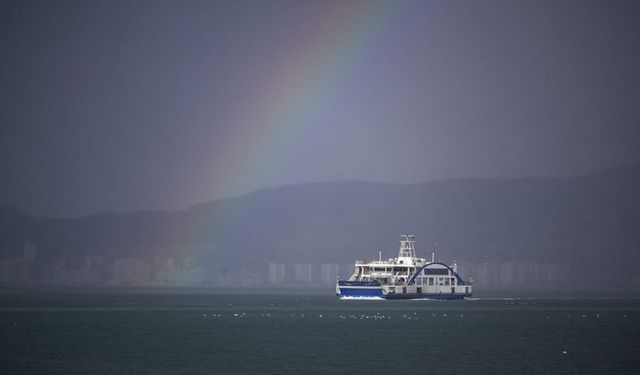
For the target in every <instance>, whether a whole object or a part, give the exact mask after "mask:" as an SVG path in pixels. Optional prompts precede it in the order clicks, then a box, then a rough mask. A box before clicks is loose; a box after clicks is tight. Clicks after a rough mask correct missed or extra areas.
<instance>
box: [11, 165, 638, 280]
mask: <svg viewBox="0 0 640 375" xmlns="http://www.w3.org/2000/svg"><path fill="white" fill-rule="evenodd" d="M639 228H640V166H629V167H620V168H615V169H608V170H603V171H599V172H596V173H592V174H589V175H585V176H580V177H571V178H522V179H505V178H491V179H459V180H446V181H440V182H433V183H424V184H413V185H389V184H378V183H360V182H333V183H316V184H307V185H299V186H285V187H281V188H274V189H267V190H261V191H257V192H255V193H252V194H248V195H245V196H242V197H239V198H234V199H225V200H218V201H213V202H210V203H204V204H200V205H197V206H194V207H191V208H189V209H187V210H184V211H176V212H162V211H153V212H133V213H125V214H112V213H102V214H96V215H91V216H87V217H80V218H72V219H68V218H65V219H57V218H37V217H30V216H26V215H23V214H21V213H19V212H18V210H16V209H13V208H0V251H1V252H2V256H10V255H15V254H19V253H20V251H21V249H22V245H23V243H24V241H25V240H29V241H31V242H33V243H35V244H36V246H37V249H38V257H39V258H45V259H46V258H50V259H53V258H56V257H61V256H66V257H68V258H69V259H70V260H71V261H74V259H75V260H76V261H77V260H78V259H81V258H82V257H84V256H87V255H96V256H103V257H120V256H125V255H128V256H151V255H154V256H155V255H175V254H182V255H184V254H192V255H195V256H198V257H200V258H202V259H204V260H205V262H207V263H208V264H213V265H216V266H221V265H224V266H230V267H232V266H234V265H238V264H249V265H254V266H255V267H263V265H264V263H265V262H270V261H278V262H290V263H295V262H306V263H330V262H336V263H337V262H342V263H351V262H352V261H353V260H354V259H355V258H366V257H374V256H376V255H377V251H378V250H379V249H382V250H383V254H384V256H387V257H390V256H393V255H394V254H395V252H396V248H397V240H398V238H399V235H400V234H402V233H415V234H416V235H417V239H418V252H419V255H422V256H426V255H427V254H429V253H430V251H431V250H437V251H438V254H439V256H440V257H441V258H443V259H446V260H451V259H453V258H456V259H458V260H459V261H460V262H462V263H464V262H491V261H501V262H505V261H513V262H546V263H552V264H559V265H564V266H566V267H568V268H569V269H571V272H572V275H573V276H572V277H573V279H574V280H575V282H581V281H584V280H587V281H588V280H590V279H591V278H595V277H597V276H596V275H595V274H594V273H593V272H603V273H604V275H605V276H604V277H605V278H614V279H619V280H617V281H618V282H616V283H615V284H618V283H619V282H621V281H624V280H635V281H633V282H636V283H638V282H639V280H638V277H637V276H635V273H636V271H635V268H636V264H638V261H639V260H640V230H639Z"/></svg>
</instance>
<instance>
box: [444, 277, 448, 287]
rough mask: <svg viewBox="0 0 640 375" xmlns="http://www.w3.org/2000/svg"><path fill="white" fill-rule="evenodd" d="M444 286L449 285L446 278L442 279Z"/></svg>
mask: <svg viewBox="0 0 640 375" xmlns="http://www.w3.org/2000/svg"><path fill="white" fill-rule="evenodd" d="M444 285H447V286H448V285H449V279H448V278H447V279H444Z"/></svg>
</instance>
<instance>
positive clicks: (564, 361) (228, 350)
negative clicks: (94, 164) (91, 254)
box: [0, 292, 640, 374]
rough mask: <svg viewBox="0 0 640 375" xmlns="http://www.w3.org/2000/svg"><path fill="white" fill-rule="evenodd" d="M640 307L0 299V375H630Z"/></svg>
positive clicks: (226, 297)
mask: <svg viewBox="0 0 640 375" xmlns="http://www.w3.org/2000/svg"><path fill="white" fill-rule="evenodd" d="M639 373H640V300H638V299H626V298H616V299H608V298H518V297H484V298H473V299H469V300H464V301H436V300H413V301H386V300H358V299H353V300H338V299H337V298H336V297H335V295H330V294H326V295H317V294H314V295H306V294H304V293H277V294H251V293H241V294H229V293H216V292H192V293H172V292H163V293H146V292H126V293H89V292H86V293H85V292H73V293H64V292H56V293H25V294H21V293H8V294H0V374H639Z"/></svg>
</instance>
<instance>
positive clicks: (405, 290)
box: [402, 286, 407, 294]
mask: <svg viewBox="0 0 640 375" xmlns="http://www.w3.org/2000/svg"><path fill="white" fill-rule="evenodd" d="M402 294H407V287H406V286H404V287H402Z"/></svg>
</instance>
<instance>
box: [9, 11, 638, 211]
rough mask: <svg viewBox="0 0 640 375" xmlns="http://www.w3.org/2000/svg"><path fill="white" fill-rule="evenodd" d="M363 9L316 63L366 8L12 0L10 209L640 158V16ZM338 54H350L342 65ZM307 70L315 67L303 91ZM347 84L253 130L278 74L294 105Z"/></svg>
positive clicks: (501, 172) (106, 204) (545, 170)
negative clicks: (338, 20)
mask: <svg viewBox="0 0 640 375" xmlns="http://www.w3.org/2000/svg"><path fill="white" fill-rule="evenodd" d="M354 4H355V5H354V6H353V8H354V9H355V11H353V9H351V10H352V11H353V14H354V23H355V22H356V21H355V20H360V19H361V18H358V17H359V12H369V13H371V14H372V16H371V17H370V18H367V17H369V16H367V17H364V19H365V21H358V22H362V26H360V25H359V24H355V25H353V27H349V25H348V24H349V22H345V24H346V25H344V29H341V30H339V33H338V35H340V38H338V40H333V39H330V38H326V44H328V45H323V44H319V47H320V48H321V51H320V52H318V55H317V56H315V55H311V56H312V57H315V58H316V59H309V60H304V59H298V57H299V55H298V53H299V51H301V49H302V47H304V46H305V45H307V44H308V43H312V42H314V41H317V40H321V41H322V40H325V39H323V36H325V35H326V33H328V32H330V31H331V27H323V25H326V23H327V22H332V20H333V19H334V18H335V17H333V16H335V15H338V16H339V15H341V14H343V13H345V12H346V10H345V8H348V7H349V6H346V5H343V4H341V3H340V2H338V3H329V2H321V3H300V2H283V1H274V2H157V1H152V2H145V1H140V2H128V1H122V2H118V1H116V2H112V1H109V2H106V1H105V2H86V1H78V2H4V3H3V5H1V6H0V32H1V34H0V38H1V39H0V43H1V45H2V47H1V48H2V56H3V58H2V60H1V61H0V81H1V82H2V86H1V88H0V100H2V108H1V109H0V176H1V179H2V184H1V185H0V204H1V205H11V206H17V207H20V208H21V209H23V210H25V211H27V212H31V213H37V214H47V215H77V214H86V213H90V212H96V211H99V210H130V209H148V208H177V207H186V206H188V205H190V204H193V203H197V202H200V201H204V200H209V199H213V198H219V197H224V196H230V195H237V194H241V193H244V192H247V191H250V190H252V189H257V188H261V187H266V186H273V185H280V184H287V183H300V182H308V181H320V180H336V179H342V180H344V179H347V180H375V181H381V182H405V181H406V182H416V181H425V180H434V179H440V178H449V177H461V176H468V177H477V176H528V175H543V176H544V175H554V176H557V175H571V174H579V173H583V172H586V171H589V170H593V169H597V168H601V167H606V166H611V165H617V164H627V163H637V162H640V151H639V148H638V147H637V144H638V143H639V141H640V136H639V132H638V130H637V125H638V119H640V110H639V109H638V105H637V103H638V102H640V95H639V93H638V87H640V73H638V69H637V67H638V66H640V55H639V51H638V46H639V45H640V31H639V30H640V27H639V26H638V23H637V21H636V15H637V11H638V6H637V5H636V3H634V2H613V3H610V2H600V1H597V2H583V1H580V2H568V1H565V2H547V3H530V2H511V1H510V2H454V3H451V2H402V3H400V2H399V3H397V4H396V3H394V4H391V5H390V4H385V3H371V2H362V3H354ZM360 8H361V9H360ZM372 9H373V10H372ZM376 12H377V13H376ZM323 17H324V18H323ZM346 21H349V18H346ZM365 25H366V26H365ZM329 26H331V25H329ZM353 35H358V37H357V38H356V37H352V36H353ZM349 38H351V39H349ZM341 40H352V41H351V42H350V43H351V44H350V45H348V46H347V47H349V48H345V49H344V50H343V51H342V54H338V53H337V52H335V51H337V50H338V49H337V48H333V46H332V44H333V43H336V44H337V43H340V41H341ZM345 51H346V52H345ZM349 51H351V53H349ZM333 52H335V53H336V55H335V56H326V55H327V54H331V53H333ZM310 53H311V54H313V51H311V52H310ZM291 60H296V61H297V60H301V62H299V63H298V65H295V67H296V68H297V70H296V71H295V72H294V71H291V74H292V76H291V77H288V76H287V72H288V69H289V65H287V64H289V63H290V62H291ZM314 61H316V62H317V61H321V62H322V63H321V64H320V66H319V67H318V66H315V65H314ZM323 64H325V65H326V66H327V67H326V68H325V66H324V65H323ZM292 67H293V65H292ZM314 69H315V70H314ZM324 69H326V70H324ZM331 69H334V70H336V71H337V72H335V76H334V77H339V78H340V79H339V80H337V81H336V82H334V83H333V85H332V86H329V87H328V88H327V87H325V88H323V89H322V90H321V89H320V88H316V89H315V92H314V94H315V96H310V97H313V98H314V101H313V103H312V105H310V108H311V109H309V110H308V111H307V112H301V113H299V114H298V117H297V118H296V121H299V122H300V127H301V128H303V129H304V132H288V135H287V136H285V135H284V133H285V132H281V133H275V134H274V132H269V129H265V128H264V127H263V128H261V127H260V124H259V123H251V121H250V120H256V119H260V118H263V117H269V116H272V118H274V119H276V118H277V117H276V116H274V113H273V112H270V111H274V110H273V109H270V108H268V107H266V109H264V108H263V109H262V112H260V111H258V110H257V109H256V108H259V106H260V103H263V102H265V101H267V100H268V99H269V98H270V97H271V96H272V95H274V94H273V93H272V92H268V90H265V87H267V88H268V87H269V86H268V85H266V84H265V82H269V78H270V77H271V76H272V75H273V72H280V73H283V72H284V73H283V75H282V77H283V79H284V80H286V79H291V80H292V82H294V84H292V85H291V86H285V87H288V88H293V91H292V93H291V95H290V97H292V98H295V97H304V96H305V95H310V94H309V92H310V91H311V90H313V89H314V87H316V86H314V85H313V84H314V82H313V80H311V81H310V82H311V83H310V84H309V85H306V86H303V85H295V79H296V78H295V77H297V76H294V74H299V75H300V76H301V77H305V75H306V74H311V73H313V72H318V71H321V72H323V71H324V72H325V74H327V75H328V73H327V72H329V71H332V70H331ZM332 72H333V71H332ZM327 75H325V76H323V77H326V76H327ZM297 79H300V80H301V79H303V78H297ZM275 84H277V82H276V83H275ZM283 97H284V96H283ZM280 110H281V111H282V112H287V110H289V111H291V112H292V113H294V112H295V110H296V108H287V106H286V103H284V105H282V107H281V108H280ZM238 118H239V119H241V120H244V119H249V120H247V121H237V122H231V121H230V119H238ZM256 121H257V120H256ZM274 121H275V120H274ZM256 129H260V130H259V131H256ZM251 137H259V138H260V139H263V138H264V139H265V140H266V139H270V138H269V137H273V138H278V139H281V141H279V142H276V141H273V140H272V141H271V142H272V143H271V144H266V145H263V143H266V142H267V141H265V142H259V141H248V140H247V139H248V138H251ZM287 137H288V138H287ZM247 145H254V146H255V145H260V147H263V146H264V149H258V150H245V149H244V148H246V147H247ZM274 145H278V147H279V148H276V146H274ZM260 147H256V148H260ZM269 147H270V148H269ZM230 150H231V151H232V152H231V151H230ZM272 160H277V163H275V162H273V163H272V164H270V163H271V161H272ZM258 165H259V166H260V168H257V167H256V166H258ZM236 166H238V168H247V167H254V168H255V169H256V170H258V171H259V172H260V173H254V174H251V175H248V176H242V178H241V179H240V178H237V174H233V173H232V172H228V171H229V170H231V171H232V170H233V169H234V168H235V167H236ZM221 171H225V172H221ZM225 177H226V178H228V179H229V180H232V181H231V182H229V183H227V184H226V185H225V184H222V183H221V180H223V179H225ZM234 179H237V181H235V180H234Z"/></svg>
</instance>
